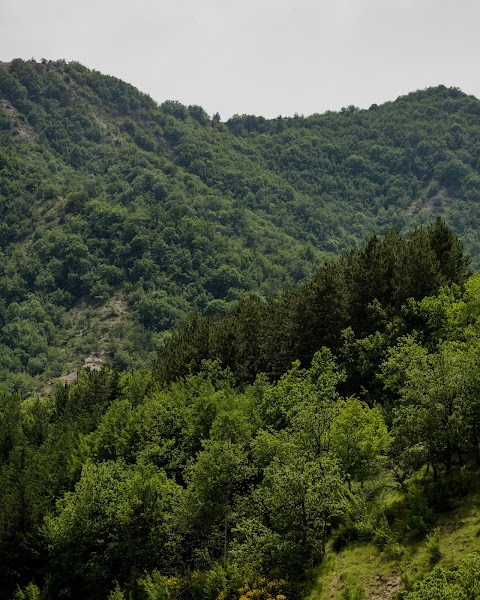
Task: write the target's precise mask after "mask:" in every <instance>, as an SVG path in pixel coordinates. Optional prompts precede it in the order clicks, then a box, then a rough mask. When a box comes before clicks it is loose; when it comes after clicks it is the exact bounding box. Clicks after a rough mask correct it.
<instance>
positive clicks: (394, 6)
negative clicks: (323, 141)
mask: <svg viewBox="0 0 480 600" xmlns="http://www.w3.org/2000/svg"><path fill="white" fill-rule="evenodd" d="M479 31H480V2H479V1H478V0H317V1H313V0H242V1H239V0H235V1H233V0H136V1H135V2H133V1H132V2H130V1H128V2H127V1H126V0H77V1H75V2H73V1H72V0H0V60H1V61H9V60H11V59H12V58H17V57H19V58H24V59H29V58H35V59H36V60H40V59H41V58H46V59H53V60H56V59H59V58H64V59H66V60H67V61H70V60H75V61H78V62H81V63H82V64H84V65H85V66H87V67H89V68H91V69H96V70H98V71H101V72H102V73H105V74H108V75H114V76H116V77H119V78H121V79H123V80H125V81H127V82H129V83H131V84H133V85H135V86H136V87H138V88H139V89H140V90H141V91H143V92H146V93H148V94H150V95H151V96H152V97H153V98H154V99H155V100H156V101H158V102H163V101H164V100H167V99H169V100H179V101H180V102H182V103H184V104H187V105H188V104H199V105H200V106H203V108H205V110H206V111H207V112H208V113H209V114H210V115H211V114H213V113H215V112H217V111H218V112H219V113H220V115H221V117H222V119H224V120H225V119H227V118H229V117H230V116H232V115H233V114H235V113H238V114H244V113H247V114H257V115H263V116H266V117H276V116H277V115H279V114H281V115H283V116H291V115H293V114H294V113H296V112H297V113H299V114H304V115H310V114H312V113H315V112H319V113H321V112H324V111H326V110H339V109H340V108H341V107H342V106H348V105H350V104H354V105H356V106H360V107H361V108H368V107H369V106H370V105H371V104H373V103H377V104H380V103H382V102H384V101H387V100H394V99H395V98H396V97H397V96H399V95H402V94H406V93H408V92H411V91H414V90H416V89H420V88H425V87H429V86H432V85H438V84H440V83H443V84H444V85H447V86H456V87H460V88H461V89H462V90H463V91H464V92H467V93H469V94H473V95H475V96H477V97H480V69H479V64H480V60H479V59H480V34H479Z"/></svg>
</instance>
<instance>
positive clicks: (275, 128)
mask: <svg viewBox="0 0 480 600" xmlns="http://www.w3.org/2000/svg"><path fill="white" fill-rule="evenodd" d="M479 124H480V102H479V101H478V100H477V99H475V98H473V97H470V96H466V95H465V94H463V93H462V92H460V91H459V90H457V89H447V88H444V87H439V88H435V89H430V90H425V91H422V92H416V93H413V94H411V95H409V96H406V97H403V98H400V99H398V100H397V101H396V102H391V103H387V104H385V105H383V106H372V107H371V108H370V110H358V109H356V108H354V107H349V108H346V109H343V110H342V111H341V112H340V113H326V114H324V115H313V116H311V117H308V118H304V117H300V116H295V117H293V118H281V117H279V118H278V119H274V120H270V121H268V120H265V119H263V118H262V117H253V116H236V117H234V118H232V119H230V120H229V121H228V122H226V123H222V122H221V119H220V117H219V115H215V116H214V117H212V118H211V117H209V116H208V115H207V114H206V113H205V112H204V111H203V110H202V109H201V108H200V107H198V106H188V107H185V106H183V105H181V104H179V103H178V102H174V101H166V102H164V103H163V104H161V105H160V106H159V105H157V104H156V103H155V102H154V101H153V100H152V99H151V98H149V97H148V96H146V95H144V94H142V93H140V92H139V91H137V90H136V89H134V88H133V87H132V86H130V85H128V84H126V83H123V82H121V81H119V80H117V79H115V78H112V77H107V76H103V75H101V74H99V73H98V72H95V71H90V70H88V69H87V68H85V67H83V66H81V65H79V64H78V63H69V64H67V63H65V62H64V61H58V62H48V61H42V62H41V63H35V62H33V61H27V62H25V61H21V60H14V61H12V63H10V64H5V63H4V64H2V65H1V68H0V175H1V179H0V215H1V222H0V250H1V254H0V293H1V297H2V303H1V306H0V323H1V324H2V334H1V338H0V368H1V369H2V374H1V379H2V380H3V381H5V382H6V383H7V384H8V386H9V387H10V388H17V389H20V390H22V389H23V390H27V389H32V388H34V387H35V386H37V387H41V386H43V385H44V382H45V381H50V380H52V379H54V378H55V377H58V376H61V375H64V374H66V373H67V372H68V371H69V370H71V369H73V370H75V369H76V368H78V367H80V366H82V365H83V364H103V363H104V362H107V363H109V364H111V365H112V366H115V367H117V368H120V369H127V368H132V367H135V366H138V365H140V364H143V363H144V361H145V360H147V359H148V357H149V356H151V355H152V354H153V353H154V352H155V350H156V349H158V348H160V347H162V346H163V344H164V342H165V340H166V339H168V337H169V331H170V330H171V328H172V327H173V326H174V325H175V324H176V323H178V321H179V320H180V319H181V318H182V316H184V315H185V314H186V313H188V312H189V311H191V310H192V309H193V308H194V307H199V308H200V309H201V310H203V311H206V312H207V314H224V313H226V312H228V311H229V310H231V308H232V307H233V306H235V304H236V303H237V302H238V300H240V299H242V298H244V297H245V296H246V295H248V294H249V293H250V292H251V291H255V292H257V293H258V294H260V295H263V296H267V297H268V296H270V295H271V294H272V293H274V292H276V291H277V290H278V289H279V288H280V287H281V286H282V285H283V284H284V283H286V282H291V283H293V284H296V283H298V282H301V281H303V280H305V279H306V278H308V277H310V276H311V275H312V273H313V272H314V270H315V269H316V268H317V267H318V266H319V265H320V264H321V262H322V261H323V260H324V259H325V258H328V257H329V256H332V255H333V254H336V253H338V252H341V251H344V250H346V249H348V248H351V247H353V246H356V245H358V244H360V243H361V242H363V241H364V240H365V239H367V237H368V236H369V235H371V234H372V233H374V232H375V233H378V232H382V231H384V230H385V229H386V228H388V227H392V226H393V227H398V228H399V229H401V230H404V229H409V228H411V227H413V226H414V225H417V224H421V223H424V222H427V221H429V220H431V219H432V217H434V216H435V215H437V214H442V215H444V216H445V218H446V220H447V222H449V224H450V225H451V226H452V227H453V229H454V230H455V231H456V232H457V233H459V234H460V236H461V239H462V240H463V242H464V243H465V245H466V248H467V250H468V251H469V253H470V255H471V256H472V258H473V262H474V264H478V260H479V259H480V246H479V245H478V241H477V235H476V233H477V231H478V226H479V224H480V213H479V211H478V202H477V200H478V199H479V197H480V177H479V175H478V172H477V170H478V158H479V157H478V147H479V144H478V142H479V138H480V129H479ZM92 360H93V363H92ZM89 361H90V362H89ZM95 361H97V362H95Z"/></svg>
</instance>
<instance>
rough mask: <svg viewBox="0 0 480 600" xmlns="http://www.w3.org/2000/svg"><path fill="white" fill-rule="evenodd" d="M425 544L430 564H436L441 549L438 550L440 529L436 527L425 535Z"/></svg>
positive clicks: (440, 555)
mask: <svg viewBox="0 0 480 600" xmlns="http://www.w3.org/2000/svg"><path fill="white" fill-rule="evenodd" d="M425 546H426V548H427V553H428V558H429V560H430V563H431V564H432V565H436V564H437V563H438V561H439V560H440V559H441V558H442V551H441V550H440V529H439V528H438V527H437V528H436V529H435V530H434V531H433V533H430V534H429V535H427V539H426V540H425Z"/></svg>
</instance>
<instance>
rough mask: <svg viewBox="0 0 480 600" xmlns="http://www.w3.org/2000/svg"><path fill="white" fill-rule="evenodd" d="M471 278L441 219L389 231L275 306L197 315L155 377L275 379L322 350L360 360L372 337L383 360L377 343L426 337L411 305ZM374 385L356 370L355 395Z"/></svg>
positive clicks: (245, 304) (248, 303)
mask: <svg viewBox="0 0 480 600" xmlns="http://www.w3.org/2000/svg"><path fill="white" fill-rule="evenodd" d="M469 275H471V270H470V266H469V260H468V258H467V257H466V255H465V254H464V252H463V249H462V247H461V245H460V243H459V241H458V239H457V238H456V237H455V235H453V233H452V231H451V230H450V229H449V228H448V227H447V226H446V224H445V223H444V221H442V220H441V219H440V218H438V219H437V220H436V222H435V223H434V224H431V225H429V226H427V227H421V228H417V229H415V230H414V231H413V232H412V233H410V234H409V235H407V236H406V237H402V236H401V235H400V233H399V232H398V231H397V230H393V229H392V230H390V231H389V232H387V233H386V235H385V236H384V237H383V238H380V237H378V236H374V237H372V238H371V239H370V240H369V242H368V243H367V244H366V246H365V247H364V248H361V249H354V250H352V251H350V252H349V253H347V254H345V255H343V256H341V257H340V258H338V259H336V260H332V261H330V262H327V263H325V264H324V265H323V266H322V267H321V268H320V269H319V270H318V272H317V273H316V275H315V276H314V278H313V279H312V281H310V282H309V283H306V284H304V285H302V286H300V287H299V288H297V289H289V288H286V289H284V290H283V292H282V293H281V294H280V295H278V296H276V297H274V298H272V299H271V300H265V299H263V298H261V297H259V296H258V295H252V296H251V297H250V298H248V299H246V300H244V301H242V302H241V303H240V304H239V306H238V308H237V309H236V310H235V311H234V312H233V313H232V314H231V315H229V316H226V317H224V318H218V317H211V318H209V317H207V316H205V315H202V314H201V313H200V312H195V313H193V314H192V315H191V316H190V318H189V319H188V320H187V321H186V322H185V323H184V325H183V326H182V327H180V328H179V329H178V330H177V331H176V332H174V334H173V337H172V340H171V341H170V342H169V343H168V344H167V346H166V348H165V349H164V350H163V351H161V352H160V354H159V357H158V359H157V362H156V365H155V369H154V372H155V374H156V377H158V379H159V380H160V381H172V380H174V379H176V378H177V377H179V376H184V375H186V374H188V373H189V372H192V371H193V372H195V370H197V369H198V368H200V366H201V364H202V361H203V360H204V359H219V360H220V361H221V363H222V364H223V365H224V366H225V367H227V368H229V369H230V370H231V371H232V373H233V374H234V375H235V377H236V380H237V382H238V383H239V384H245V383H251V382H252V381H253V380H254V379H255V376H256V374H257V373H265V374H266V375H267V376H268V377H269V378H270V379H272V380H276V379H278V378H279V377H280V376H281V375H282V374H283V373H284V372H285V371H286V370H287V369H288V368H289V366H290V365H291V363H292V362H293V361H294V360H297V359H298V360H300V361H301V363H302V364H303V365H305V366H308V365H309V364H310V361H311V359H312V357H313V355H314V353H315V352H316V351H317V350H318V348H320V347H322V346H327V347H328V348H330V349H332V351H333V352H335V354H337V355H338V356H341V357H343V358H344V359H345V360H346V361H347V362H348V361H349V360H354V356H355V354H358V352H359V340H364V342H363V343H365V340H368V339H375V340H376V344H377V346H378V347H377V349H376V351H377V353H378V352H381V351H382V348H381V347H380V346H379V345H380V344H383V351H384V352H385V351H386V348H387V346H388V345H390V344H391V343H393V341H394V340H395V338H396V337H399V336H401V335H405V334H407V333H410V332H412V331H414V330H415V329H416V328H417V327H420V328H423V330H424V331H423V333H424V335H427V331H426V328H425V324H424V323H422V322H421V319H420V318H419V316H418V315H417V314H416V313H415V310H414V309H412V308H409V306H408V303H407V301H408V300H409V299H413V300H420V299H421V298H423V297H425V296H430V295H433V294H436V293H438V292H439V290H440V288H441V287H442V286H444V285H451V284H457V285H459V286H460V288H461V287H462V286H463V285H464V283H465V281H466V280H467V278H468V277H469ZM393 324H394V325H395V326H394V327H393ZM380 338H381V340H380ZM379 359H380V355H378V356H376V357H375V358H374V357H372V358H371V360H372V363H374V362H375V360H379ZM373 383H374V382H373V381H364V380H362V379H359V377H358V369H357V370H356V373H355V377H351V378H350V379H349V385H350V387H349V392H352V393H353V392H355V393H358V392H359V391H360V389H361V386H365V387H366V388H367V389H371V387H372V384H373ZM367 384H368V385H367Z"/></svg>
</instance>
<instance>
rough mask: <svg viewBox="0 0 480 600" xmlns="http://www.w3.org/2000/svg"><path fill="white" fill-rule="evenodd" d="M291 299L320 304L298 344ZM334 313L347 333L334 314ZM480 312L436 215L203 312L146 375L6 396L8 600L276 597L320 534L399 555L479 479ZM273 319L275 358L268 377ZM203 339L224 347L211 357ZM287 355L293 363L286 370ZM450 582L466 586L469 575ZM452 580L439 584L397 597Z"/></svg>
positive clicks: (314, 561) (309, 564) (2, 408)
mask: <svg viewBox="0 0 480 600" xmlns="http://www.w3.org/2000/svg"><path fill="white" fill-rule="evenodd" d="M454 265H456V266H455V267H454ZM332 273H335V274H336V277H335V278H330V277H331V274H332ZM347 275H348V276H349V277H348V279H347ZM329 278H330V279H329ZM342 278H343V279H342ZM362 280H363V282H364V285H360V282H361V281H362ZM341 281H343V284H342V285H339V282H341ZM322 282H323V283H322ZM326 282H328V285H329V286H330V287H328V286H327V285H326ZM334 282H335V283H336V284H337V286H338V287H337V290H338V294H337V296H335V294H334V293H333V287H332V286H333V283H334ZM367 283H368V285H365V284H367ZM328 290H331V293H330V295H329V294H328V293H327V291H328ZM342 290H343V291H342ZM342 294H343V296H342ZM360 294H363V295H360ZM293 298H296V299H295V302H296V303H297V306H298V309H297V312H296V313H293V312H292V314H299V315H300V314H303V313H302V311H303V309H302V308H301V307H306V306H308V305H309V302H310V301H311V299H312V298H315V304H314V303H312V304H311V305H310V309H309V310H310V312H309V313H308V314H306V318H312V316H309V315H318V320H317V321H314V320H312V328H311V332H310V335H308V336H305V338H304V339H305V342H304V344H305V345H304V346H302V342H301V340H302V337H301V336H297V337H295V338H291V339H290V341H289V338H288V336H289V335H291V334H292V332H293V333H295V331H296V330H297V329H299V327H300V325H299V324H296V323H294V325H293V326H291V325H289V326H287V324H286V321H284V320H283V319H281V318H278V317H275V318H276V319H277V320H276V321H275V320H274V317H273V316H272V315H275V314H277V315H278V314H284V315H286V314H288V310H286V311H285V312H284V313H278V312H277V313H275V312H274V311H275V310H278V307H279V306H285V307H290V309H291V308H292V307H293V306H294V305H293V304H288V303H289V302H290V303H291V302H293V301H294V300H293ZM301 298H303V304H302V303H301V302H300V299H301ZM336 298H338V301H336ZM307 299H308V300H307ZM322 302H323V304H322ZM252 306H253V307H255V311H253V310H252V309H251V307H252ZM322 306H323V309H321V307H322ZM339 306H340V307H342V306H343V308H341V310H345V314H346V315H347V316H348V319H347V320H346V321H340V322H339V327H343V329H342V330H341V331H340V330H338V331H337V330H335V329H334V323H335V322H334V320H333V319H331V320H328V319H327V315H329V314H330V310H333V311H336V310H337V309H338V307H339ZM479 307H480V278H479V277H478V276H477V275H473V276H471V275H470V273H469V270H468V260H467V259H466V257H465V255H464V254H463V253H462V251H461V248H460V246H459V243H458V240H457V239H456V238H455V237H454V236H453V235H452V233H451V232H450V231H449V230H448V229H447V228H446V227H445V224H444V223H443V222H441V221H437V222H436V223H435V224H434V225H431V226H429V227H427V228H423V229H419V230H417V231H415V232H414V233H412V234H411V235H410V236H409V237H407V238H406V239H404V238H402V237H400V236H399V235H398V234H397V233H395V232H389V233H388V234H387V235H386V236H385V237H384V238H374V239H372V240H370V242H369V243H368V244H367V246H366V247H365V248H363V249H360V250H356V251H354V252H351V253H349V254H347V255H345V256H343V257H341V258H339V259H338V260H337V261H336V262H332V263H331V264H329V265H327V266H325V267H324V268H323V269H321V270H320V271H319V273H318V274H317V276H316V277H315V279H314V280H313V281H312V282H311V283H310V284H308V285H306V286H304V287H303V288H300V289H299V290H298V291H293V292H292V291H290V292H288V291H285V292H284V294H283V295H282V296H279V297H278V298H276V299H275V300H272V301H271V302H270V303H268V304H267V303H265V302H263V301H260V300H259V299H257V298H255V299H248V300H246V301H245V303H244V304H241V305H240V307H239V309H238V312H237V313H236V314H235V315H232V316H231V317H227V318H225V319H224V320H220V321H218V322H209V321H208V320H206V319H205V318H203V317H201V316H200V315H196V316H195V317H193V318H192V319H191V320H190V321H189V324H188V328H187V327H184V328H183V330H182V331H181V332H179V333H178V334H176V335H175V336H174V338H173V339H172V343H171V344H170V345H169V347H168V350H167V351H166V352H165V354H164V355H163V356H162V355H161V356H160V357H159V361H158V364H157V366H156V367H155V368H154V370H153V372H150V371H143V372H142V371H137V372H135V373H129V374H119V373H117V372H115V371H112V370H108V369H104V370H102V371H100V372H89V371H83V372H81V373H80V374H79V377H78V378H77V380H76V381H74V382H73V383H72V384H70V385H69V386H64V387H61V388H58V389H57V390H56V391H55V392H54V393H52V394H50V395H49V396H46V397H43V398H29V399H27V400H24V399H22V398H21V397H20V396H19V395H16V394H12V393H10V392H8V391H6V390H3V391H2V394H1V395H0V441H1V447H0V504H1V505H2V507H3V510H2V518H1V520H0V556H1V557H2V558H1V560H2V565H1V566H2V569H1V582H0V590H1V592H0V595H1V597H2V598H6V599H10V598H12V597H13V596H14V597H15V598H59V597H71V598H82V599H88V598H91V599H92V600H93V599H97V598H98V599H102V600H103V599H106V598H109V599H110V600H113V599H115V600H121V599H122V598H132V599H134V600H135V599H137V598H138V599H141V600H143V599H147V600H153V599H158V598H162V599H164V600H167V599H168V598H173V597H178V596H180V595H181V596H182V597H184V598H188V599H191V600H200V599H203V600H205V599H207V600H218V599H220V598H232V600H233V599H234V598H244V599H245V598H252V597H253V598H258V599H259V600H260V599H262V600H270V599H272V600H273V599H275V600H280V599H281V598H285V597H288V598H296V597H300V596H301V595H302V594H304V593H305V591H306V590H307V589H308V586H309V581H310V580H309V578H310V577H312V576H313V573H314V572H315V567H316V566H317V565H318V564H319V563H320V562H321V561H322V558H323V556H324V554H325V551H326V544H327V541H330V542H331V544H332V545H333V547H334V548H337V549H338V548H341V547H342V546H344V545H345V544H347V543H349V542H350V541H352V540H355V539H362V540H371V541H372V542H373V543H375V544H377V545H378V546H379V547H380V548H382V549H383V551H384V552H385V553H387V555H389V556H391V557H392V559H395V558H397V559H398V558H399V557H401V556H402V554H403V553H405V552H406V546H405V544H407V543H408V541H409V540H410V541H415V542H416V543H417V544H418V543H422V540H423V539H424V537H425V535H426V534H427V533H428V531H429V529H430V527H431V525H432V522H433V518H434V511H436V510H440V509H445V508H448V507H449V506H452V505H454V503H455V502H457V501H458V499H459V498H461V497H462V496H463V495H464V494H465V493H466V492H467V491H468V490H469V489H471V488H472V486H474V485H475V473H476V472H478V468H479V467H480V440H479V437H478V432H479V431H480V404H479V398H480V394H479V389H480V375H479V374H480V369H479V365H478V356H480V347H479V341H478V340H479V339H480V335H479V334H480V331H479V328H480V308H479ZM328 308H329V310H327V309H328ZM247 309H248V310H247ZM260 311H263V312H260ZM247 316H248V318H247ZM267 323H269V326H270V331H272V334H271V336H272V337H271V338H270V343H271V344H272V345H274V344H276V346H273V347H272V349H271V350H270V352H269V353H268V355H266V356H269V357H274V356H275V355H277V354H278V355H279V358H278V360H276V361H274V360H273V358H272V359H269V360H270V362H265V363H260V362H259V357H260V356H263V355H264V353H265V348H266V345H265V344H264V342H263V341H262V340H264V337H262V336H264V332H265V331H266V324H267ZM306 330H307V327H306V326H305V329H304V331H306ZM220 331H221V332H223V333H222V335H223V336H224V337H220V333H219V332H220ZM239 332H241V334H240V333H239ZM274 333H275V336H276V337H273V334H274ZM227 334H228V336H227ZM215 336H217V338H215ZM328 336H331V340H332V344H331V347H328V343H329V338H328ZM215 339H217V340H218V342H216V343H217V347H220V341H221V347H222V349H224V351H225V354H220V353H219V354H217V355H214V354H206V355H205V356H203V355H202V354H201V353H200V350H199V349H202V348H203V349H205V348H206V349H207V350H209V351H210V349H211V348H212V346H211V344H212V343H213V341H214V340H215ZM188 340H190V341H191V347H188V346H187V341H188ZM201 340H203V341H204V342H205V343H206V345H205V346H203V347H202V346H200V341H201ZM175 344H178V345H177V346H176V345H175ZM262 344H263V345H262ZM315 345H316V347H315ZM259 348H263V350H262V353H260V351H259V350H258V349H259ZM286 348H289V351H291V352H292V354H294V353H295V352H298V353H299V356H301V358H302V361H303V364H302V363H300V361H295V362H293V364H291V363H290V364H289V365H288V367H286V368H285V369H284V370H283V372H282V367H281V365H282V361H285V364H286V363H287V362H288V357H287V355H286V350H285V349H286ZM239 349H240V350H241V352H240V351H239ZM227 350H230V351H231V353H230V354H229V353H227V352H226V351H227ZM202 351H203V350H202ZM249 351H250V352H251V362H250V363H249V362H247V359H248V356H249ZM284 353H285V354H284ZM172 357H176V360H178V361H179V362H178V365H179V367H180V370H181V371H179V372H174V371H173V369H172V365H173V364H174V362H173V358H172ZM232 357H233V358H235V360H233V358H232ZM238 357H242V360H239V359H238ZM265 365H266V366H268V365H273V366H271V367H269V368H267V369H263V368H262V367H263V366H265ZM168 369H170V370H168ZM247 369H248V371H247ZM167 374H168V379H169V380H170V381H167ZM239 384H240V385H239ZM352 391H355V392H356V393H355V394H352ZM391 486H395V487H396V488H397V489H398V490H400V491H401V492H402V494H403V501H402V503H401V506H400V508H398V506H397V509H396V510H393V509H391V508H390V509H389V508H386V507H385V504H384V502H383V500H382V495H381V494H382V490H383V489H385V487H391ZM461 569H463V571H459V573H460V572H464V573H468V577H471V578H473V580H474V579H475V577H477V578H478V575H479V573H478V561H475V560H474V559H472V560H470V561H467V562H465V564H464V565H463V566H462V567H461ZM454 578H455V575H454V574H452V573H447V572H446V571H441V570H440V571H436V572H435V573H434V574H433V575H432V578H431V580H430V579H427V580H425V581H424V582H419V583H418V584H417V587H415V586H414V585H413V584H412V583H410V588H409V589H411V591H408V590H407V591H408V594H407V595H406V598H412V599H413V598H415V599H416V598H423V597H429V596H425V594H426V593H430V592H429V591H428V590H430V589H431V588H432V586H433V587H435V586H438V585H439V582H440V584H442V585H443V583H442V582H444V583H445V585H444V587H445V589H446V590H447V588H448V586H449V585H450V583H449V582H452V581H454ZM468 581H470V580H469V579H468V580H467V579H465V582H464V584H465V585H464V587H465V594H467V593H470V591H469V590H470V588H469V587H468V585H469V584H468ZM452 585H453V584H452ZM429 586H430V587H429ZM448 589H449V588H448ZM457 591H458V590H457ZM452 593H453V592H452ZM458 593H460V592H458ZM422 594H423V595H422ZM460 597H462V596H460ZM466 597H467V596H466Z"/></svg>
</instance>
